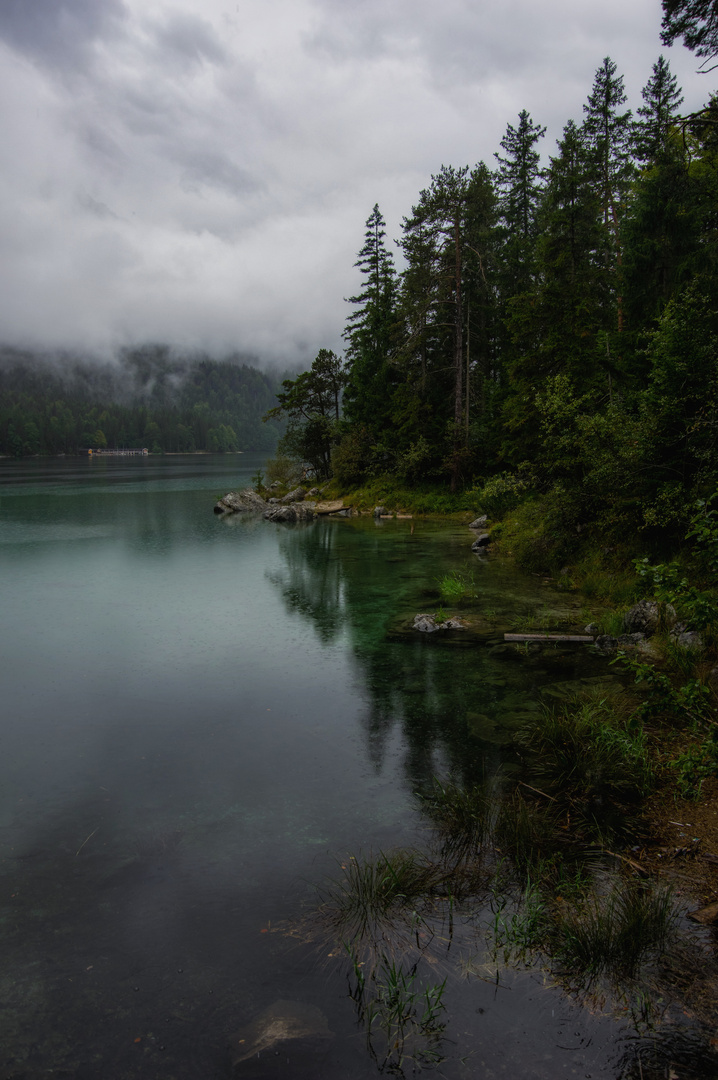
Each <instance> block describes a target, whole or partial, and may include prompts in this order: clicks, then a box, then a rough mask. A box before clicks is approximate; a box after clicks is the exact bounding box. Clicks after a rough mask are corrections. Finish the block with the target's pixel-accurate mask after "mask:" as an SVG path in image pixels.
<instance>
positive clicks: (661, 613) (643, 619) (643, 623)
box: [623, 600, 678, 637]
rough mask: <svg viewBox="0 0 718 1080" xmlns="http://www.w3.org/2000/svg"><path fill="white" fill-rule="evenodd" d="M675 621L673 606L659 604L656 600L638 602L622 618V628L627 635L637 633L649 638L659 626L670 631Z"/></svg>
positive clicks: (676, 619)
mask: <svg viewBox="0 0 718 1080" xmlns="http://www.w3.org/2000/svg"><path fill="white" fill-rule="evenodd" d="M661 609H662V610H661ZM677 621H678V616H677V614H676V609H675V608H674V607H673V605H672V604H659V603H658V601H657V600H639V602H638V603H637V604H634V606H633V607H632V608H631V609H630V611H627V612H626V614H625V615H624V616H623V626H624V629H625V630H626V632H627V633H628V634H636V633H639V634H645V635H646V637H651V635H652V634H655V633H656V631H657V630H659V629H660V628H661V626H664V627H666V628H667V629H668V630H670V629H671V628H672V627H673V626H675V624H676V622H677Z"/></svg>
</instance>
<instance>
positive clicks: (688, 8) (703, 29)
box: [661, 0, 718, 71]
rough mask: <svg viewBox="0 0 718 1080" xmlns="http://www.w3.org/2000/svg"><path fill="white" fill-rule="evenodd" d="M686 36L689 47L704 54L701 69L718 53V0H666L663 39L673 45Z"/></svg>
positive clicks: (662, 28) (698, 53)
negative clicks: (717, 2)
mask: <svg viewBox="0 0 718 1080" xmlns="http://www.w3.org/2000/svg"><path fill="white" fill-rule="evenodd" d="M676 38H683V42H684V44H685V46H686V48H688V49H690V50H691V51H692V52H694V53H695V54H696V56H701V57H704V61H703V64H701V69H702V70H704V71H712V70H713V69H712V68H706V66H705V65H706V64H707V63H708V62H709V61H710V60H712V59H714V58H715V57H716V56H718V5H716V0H663V22H662V23H661V41H662V42H663V44H664V45H672V44H673V42H674V41H675V40H676Z"/></svg>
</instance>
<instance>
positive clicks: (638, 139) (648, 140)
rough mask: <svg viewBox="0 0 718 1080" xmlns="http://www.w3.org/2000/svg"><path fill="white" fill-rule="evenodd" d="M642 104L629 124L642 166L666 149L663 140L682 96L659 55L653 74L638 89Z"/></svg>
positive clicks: (675, 114)
mask: <svg viewBox="0 0 718 1080" xmlns="http://www.w3.org/2000/svg"><path fill="white" fill-rule="evenodd" d="M641 95H642V97H643V105H641V106H639V108H638V110H637V111H638V117H640V119H636V121H635V122H634V126H633V141H634V156H635V158H636V160H637V161H638V162H639V163H640V164H641V165H643V166H644V167H645V166H647V165H650V164H652V163H653V162H656V161H658V160H659V159H660V158H661V157H662V156H663V155H664V154H665V153H666V152H667V139H668V133H669V131H670V129H671V126H672V125H673V124H674V122H675V119H676V116H677V114H678V109H679V107H680V105H681V104H682V102H683V95H682V93H681V90H680V87H679V86H678V79H677V78H676V76H675V75H672V74H671V67H670V64H669V63H668V61H667V60H666V59H665V58H664V57H663V56H659V57H658V60H657V61H656V62H655V64H654V65H653V73H652V75H651V77H650V79H649V80H648V82H647V83H646V85H645V86H644V87H643V90H642V91H641Z"/></svg>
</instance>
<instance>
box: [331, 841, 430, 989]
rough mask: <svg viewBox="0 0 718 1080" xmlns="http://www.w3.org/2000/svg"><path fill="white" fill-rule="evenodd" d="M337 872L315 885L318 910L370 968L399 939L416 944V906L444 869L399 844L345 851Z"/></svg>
mask: <svg viewBox="0 0 718 1080" xmlns="http://www.w3.org/2000/svg"><path fill="white" fill-rule="evenodd" d="M341 870H342V874H341V876H339V877H338V878H335V879H334V880H333V881H330V882H329V883H328V884H327V885H326V886H324V888H323V889H320V901H321V906H320V915H321V918H322V920H323V921H324V922H325V923H326V924H327V925H328V926H329V927H330V928H331V929H332V931H333V932H334V934H335V935H336V937H337V938H338V939H339V940H340V941H341V942H342V943H344V945H345V947H346V948H347V949H348V951H349V952H350V955H352V956H354V957H357V958H360V960H358V961H357V962H362V963H368V964H369V967H370V969H371V970H373V969H374V968H375V966H376V964H377V963H378V960H379V958H380V957H381V956H382V955H383V954H384V953H385V952H386V951H387V950H389V951H391V950H392V949H393V947H394V945H395V944H396V945H399V943H400V942H401V940H402V938H404V939H406V937H407V934H408V936H409V938H411V937H412V936H413V937H415V938H416V940H417V944H418V937H419V927H420V926H422V925H423V919H422V916H421V914H420V910H419V909H421V908H422V906H423V905H424V903H425V902H426V900H427V898H428V897H429V896H431V895H433V894H434V893H435V892H436V890H437V889H438V888H441V886H442V885H443V883H444V882H445V880H446V872H445V870H444V868H443V867H441V866H438V865H437V864H436V863H435V862H433V861H432V860H431V859H429V858H428V857H427V856H426V855H424V854H423V853H421V852H418V851H415V850H412V849H400V850H397V851H390V852H379V854H378V855H368V856H359V857H358V858H355V857H354V856H350V857H349V858H347V859H346V861H345V862H343V863H342V864H341Z"/></svg>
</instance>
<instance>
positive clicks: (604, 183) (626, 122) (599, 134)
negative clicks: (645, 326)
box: [582, 56, 634, 332]
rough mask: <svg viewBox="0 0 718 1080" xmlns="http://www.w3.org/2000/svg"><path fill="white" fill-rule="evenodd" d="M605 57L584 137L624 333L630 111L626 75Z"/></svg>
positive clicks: (630, 173) (618, 321)
mask: <svg viewBox="0 0 718 1080" xmlns="http://www.w3.org/2000/svg"><path fill="white" fill-rule="evenodd" d="M616 70H617V69H616V65H615V64H614V62H613V60H611V58H610V57H608V56H607V57H606V58H605V59H604V61H603V63H602V64H601V66H600V68H599V69H598V70H597V72H596V77H595V79H594V83H593V88H592V90H591V93H590V94H589V97H588V101H587V103H586V104H585V105H584V107H583V111H584V112H585V114H586V116H585V119H584V122H583V129H582V130H583V134H584V136H585V138H586V141H587V144H588V146H589V147H590V148H591V152H592V155H593V161H594V168H595V170H596V183H597V185H598V189H599V192H600V198H601V213H602V217H603V225H604V242H605V248H604V260H605V264H606V269H607V271H608V272H609V273H613V275H614V278H615V284H614V289H615V292H616V329H617V330H618V331H619V332H620V331H621V330H623V303H622V299H621V295H620V291H619V276H620V268H621V263H622V247H621V220H622V217H623V214H624V211H625V207H626V200H627V198H628V193H629V190H630V187H631V183H632V180H633V176H634V167H633V162H632V156H631V149H632V134H633V125H632V122H631V115H632V114H631V110H630V109H627V110H626V111H625V112H620V111H619V110H620V107H621V105H623V104H625V101H626V93H625V91H624V88H623V76H622V75H617V74H616Z"/></svg>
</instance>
